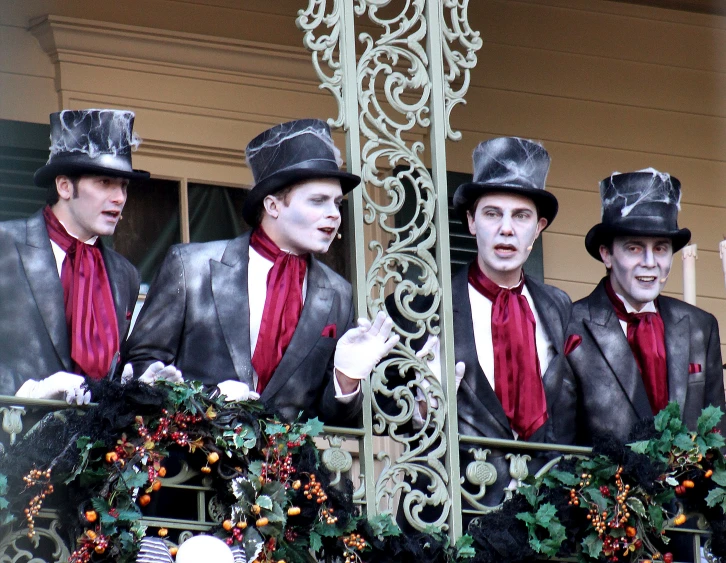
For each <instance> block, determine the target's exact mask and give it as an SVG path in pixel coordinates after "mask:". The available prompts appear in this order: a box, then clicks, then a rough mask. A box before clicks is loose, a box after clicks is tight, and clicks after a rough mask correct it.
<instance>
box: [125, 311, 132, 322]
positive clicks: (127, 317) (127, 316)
mask: <svg viewBox="0 0 726 563" xmlns="http://www.w3.org/2000/svg"><path fill="white" fill-rule="evenodd" d="M132 316H133V313H132V312H131V311H126V320H127V321H130V320H131V317H132Z"/></svg>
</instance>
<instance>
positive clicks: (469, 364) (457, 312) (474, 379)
mask: <svg viewBox="0 0 726 563" xmlns="http://www.w3.org/2000/svg"><path fill="white" fill-rule="evenodd" d="M467 272H468V267H465V268H464V269H463V270H462V271H461V272H460V273H459V274H457V276H456V277H455V278H454V280H453V291H452V293H453V295H454V297H455V298H454V299H453V302H454V355H455V357H456V361H457V362H464V364H465V365H466V372H465V376H464V382H466V384H467V386H468V387H469V388H470V389H471V390H472V392H471V393H468V395H469V396H470V397H471V398H472V399H473V400H476V401H477V402H478V403H479V404H480V405H481V410H479V409H477V408H475V405H472V407H473V408H472V409H471V412H469V413H468V414H473V413H474V412H477V411H479V412H480V415H479V416H477V417H475V418H474V419H471V420H469V423H470V424H471V425H472V426H474V427H476V428H477V429H478V430H479V432H480V434H481V435H482V436H491V429H489V428H487V427H485V426H483V424H482V422H483V421H482V420H481V419H482V418H485V415H487V416H486V418H490V419H491V422H493V423H494V424H495V425H496V426H498V427H499V430H500V433H501V437H503V438H510V439H511V437H512V430H511V427H510V426H509V419H508V418H507V415H506V414H505V413H504V409H503V408H502V404H501V403H500V402H499V398H498V397H497V395H496V393H495V392H494V389H492V386H491V385H490V384H489V381H488V380H487V378H486V375H485V374H484V371H483V370H482V369H481V365H480V364H479V358H478V357H477V353H476V342H475V340H474V323H473V321H472V316H471V315H472V312H471V301H470V300H469V282H468V274H467ZM462 385H463V382H462ZM461 414H462V415H466V414H467V413H464V412H462V413H461Z"/></svg>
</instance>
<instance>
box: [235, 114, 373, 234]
mask: <svg viewBox="0 0 726 563" xmlns="http://www.w3.org/2000/svg"><path fill="white" fill-rule="evenodd" d="M245 154H246V157H247V164H248V165H249V167H250V169H251V170H252V176H253V177H254V179H255V185H254V187H253V188H252V189H251V190H250V193H249V194H248V196H247V199H246V200H245V203H244V206H243V208H242V216H243V217H244V220H245V221H246V222H247V224H248V225H252V226H255V225H257V222H258V213H259V209H260V207H261V205H262V202H263V201H264V199H265V197H267V196H268V195H272V194H274V193H276V192H279V191H280V190H281V189H283V188H285V187H287V186H290V185H292V184H295V183H297V182H301V181H303V180H313V179H317V178H338V179H339V180H340V185H341V187H342V189H343V193H344V194H346V193H348V192H349V191H350V190H352V189H353V188H355V187H356V186H357V185H358V184H360V177H359V176H356V175H355V174H350V173H348V172H345V171H343V170H340V164H342V161H340V151H338V149H337V148H336V147H335V144H333V138H332V137H331V136H330V128H329V127H328V124H327V123H325V122H324V121H320V120H319V119H299V120H297V121H290V122H288V123H281V124H280V125H275V126H274V127H272V128H271V129H268V130H267V131H264V132H263V133H260V134H259V135H257V137H255V138H254V139H252V140H251V141H250V143H249V144H248V145H247V148H246V149H245Z"/></svg>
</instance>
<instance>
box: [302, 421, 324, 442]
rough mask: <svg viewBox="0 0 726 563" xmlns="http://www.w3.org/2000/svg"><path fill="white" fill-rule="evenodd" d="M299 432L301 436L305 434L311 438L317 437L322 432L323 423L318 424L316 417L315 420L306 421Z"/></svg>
mask: <svg viewBox="0 0 726 563" xmlns="http://www.w3.org/2000/svg"><path fill="white" fill-rule="evenodd" d="M300 432H301V433H302V434H307V435H308V436H310V437H311V438H312V437H315V436H318V435H319V434H321V433H322V432H323V423H322V422H320V420H319V419H318V417H317V416H316V417H315V418H311V419H308V421H307V422H305V424H303V426H302V428H301V429H300Z"/></svg>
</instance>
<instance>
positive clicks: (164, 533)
mask: <svg viewBox="0 0 726 563" xmlns="http://www.w3.org/2000/svg"><path fill="white" fill-rule="evenodd" d="M168 534H169V530H167V529H166V528H159V537H160V538H165V537H166V536H167V535H168Z"/></svg>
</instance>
